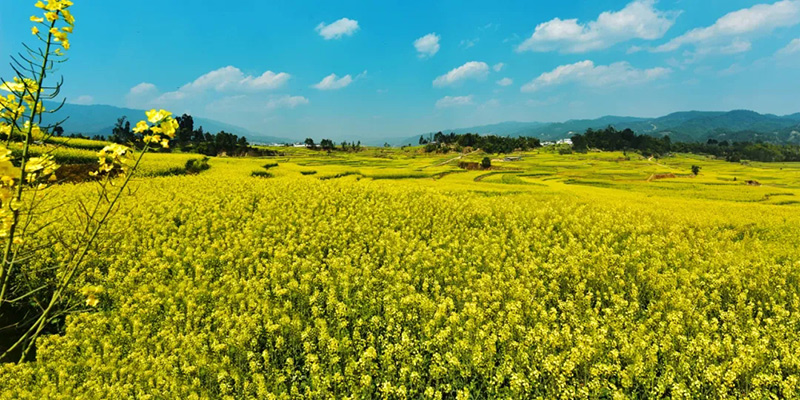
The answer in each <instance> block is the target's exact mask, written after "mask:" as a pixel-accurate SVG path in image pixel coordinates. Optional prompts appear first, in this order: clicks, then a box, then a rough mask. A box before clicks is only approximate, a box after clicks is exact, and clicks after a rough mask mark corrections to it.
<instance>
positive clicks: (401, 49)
mask: <svg viewBox="0 0 800 400" xmlns="http://www.w3.org/2000/svg"><path fill="white" fill-rule="evenodd" d="M74 2H75V5H74V6H73V8H72V10H73V13H74V14H75V16H76V19H77V22H76V28H75V34H74V35H73V36H72V38H71V42H72V49H71V50H70V52H69V56H70V60H69V62H68V63H66V64H64V65H63V66H62V67H61V68H60V71H59V72H60V73H61V74H63V75H64V76H65V81H66V83H65V87H64V93H65V95H66V97H67V98H68V101H69V102H73V103H84V104H110V105H116V106H127V107H134V108H150V107H163V108H168V109H170V110H172V111H174V112H176V113H183V112H189V113H191V114H193V115H196V116H203V117H207V118H213V119H217V120H220V121H224V122H228V123H233V124H237V125H240V126H244V127H246V128H249V129H252V130H254V131H257V132H261V133H263V134H265V135H274V136H283V137H290V138H304V137H307V136H312V137H320V138H321V137H331V138H334V139H341V138H348V137H352V138H355V137H365V138H366V137H387V138H388V137H405V136H412V135H415V134H419V133H422V132H428V131H432V130H440V129H445V128H457V127H466V126H473V125H479V124H487V123H495V122H501V121H509V120H516V121H561V120H566V119H573V118H595V117H599V116H602V115H609V114H613V115H632V116H643V117H645V116H660V115H663V114H667V113H670V112H674V111H683V110H693V109H694V110H730V109H743V108H744V109H752V110H755V111H759V112H765V113H766V112H768V113H775V114H789V113H794V112H798V111H800V107H798V104H797V93H798V89H800V80H798V78H800V68H798V67H800V0H783V1H777V2H775V1H772V2H763V3H760V2H755V1H743V0H724V1H723V0H702V1H700V0H661V1H657V2H656V1H652V0H638V1H633V2H629V1H604V0H599V1H570V0H564V1H559V2H551V1H547V2H545V1H496V2H487V1H470V0H460V1H437V2H431V1H409V0H406V1H380V2H372V1H370V2H367V1H347V0H345V1H341V0H340V1H335V2H309V1H286V2H275V1H263V0H257V1H256V0H253V1H247V0H241V1H236V2H224V5H223V3H220V2H218V1H210V0H204V1H194V2H187V1H183V0H181V1H178V0H159V1H151V0H138V1H130V2H129V1H100V0H74ZM28 3H30V4H28ZM33 3H34V1H21V0H13V1H3V2H0V54H2V55H9V54H11V53H12V52H17V51H19V50H20V49H21V45H20V42H21V41H23V40H24V41H27V42H28V43H32V42H33V41H32V37H31V36H30V32H29V30H30V24H31V23H30V22H29V21H28V16H30V15H31V14H32V13H33V12H35V11H36V10H35V9H34V7H33ZM319 3H321V4H319ZM0 74H2V76H4V77H8V76H10V70H9V69H8V67H5V66H2V67H0ZM332 74H335V76H334V75H332Z"/></svg>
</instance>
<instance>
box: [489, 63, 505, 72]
mask: <svg viewBox="0 0 800 400" xmlns="http://www.w3.org/2000/svg"><path fill="white" fill-rule="evenodd" d="M505 66H506V65H505V64H504V63H497V64H495V65H493V66H492V69H493V70H494V72H500V71H502V70H503V68H504V67H505Z"/></svg>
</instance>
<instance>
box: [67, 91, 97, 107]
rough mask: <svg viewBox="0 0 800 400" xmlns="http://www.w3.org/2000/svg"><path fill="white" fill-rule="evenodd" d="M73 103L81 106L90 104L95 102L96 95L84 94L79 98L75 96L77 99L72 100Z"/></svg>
mask: <svg viewBox="0 0 800 400" xmlns="http://www.w3.org/2000/svg"><path fill="white" fill-rule="evenodd" d="M71 103H72V104H77V105H81V106H88V105H91V104H94V97H92V96H89V95H87V94H85V95H83V96H78V97H77V98H75V100H72V101H71Z"/></svg>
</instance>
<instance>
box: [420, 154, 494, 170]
mask: <svg viewBox="0 0 800 400" xmlns="http://www.w3.org/2000/svg"><path fill="white" fill-rule="evenodd" d="M479 151H480V150H475V151H473V152H471V153H468V154H461V155H459V156H458V157H455V158H451V159H449V160H446V161H442V162H440V163H439V164H434V165H428V166H427V167H422V169H425V168H429V167H441V166H442V165H445V164H449V163H451V162H453V161H455V160H460V159H462V158H464V157H466V156H469V155H473V154H475V153H477V152H479Z"/></svg>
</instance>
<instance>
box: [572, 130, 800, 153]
mask: <svg viewBox="0 0 800 400" xmlns="http://www.w3.org/2000/svg"><path fill="white" fill-rule="evenodd" d="M590 148H593V149H599V150H604V151H636V152H639V153H641V154H643V155H648V156H661V155H665V154H668V153H671V152H675V153H695V154H706V155H712V156H715V157H717V158H724V159H726V160H728V161H732V162H739V161H741V160H751V161H762V162H780V161H800V146H798V145H789V144H784V145H778V144H772V143H753V142H733V143H730V142H728V141H717V140H715V139H709V140H708V141H707V142H706V143H690V142H672V140H671V139H670V138H669V136H664V137H661V138H657V137H653V136H648V135H637V134H636V133H634V132H633V131H632V130H630V129H625V130H622V131H620V130H617V129H615V128H614V127H612V126H609V127H608V128H605V129H599V130H594V129H587V130H586V133H584V134H577V135H574V136H572V149H573V151H576V152H586V151H587V150H588V149H590Z"/></svg>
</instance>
